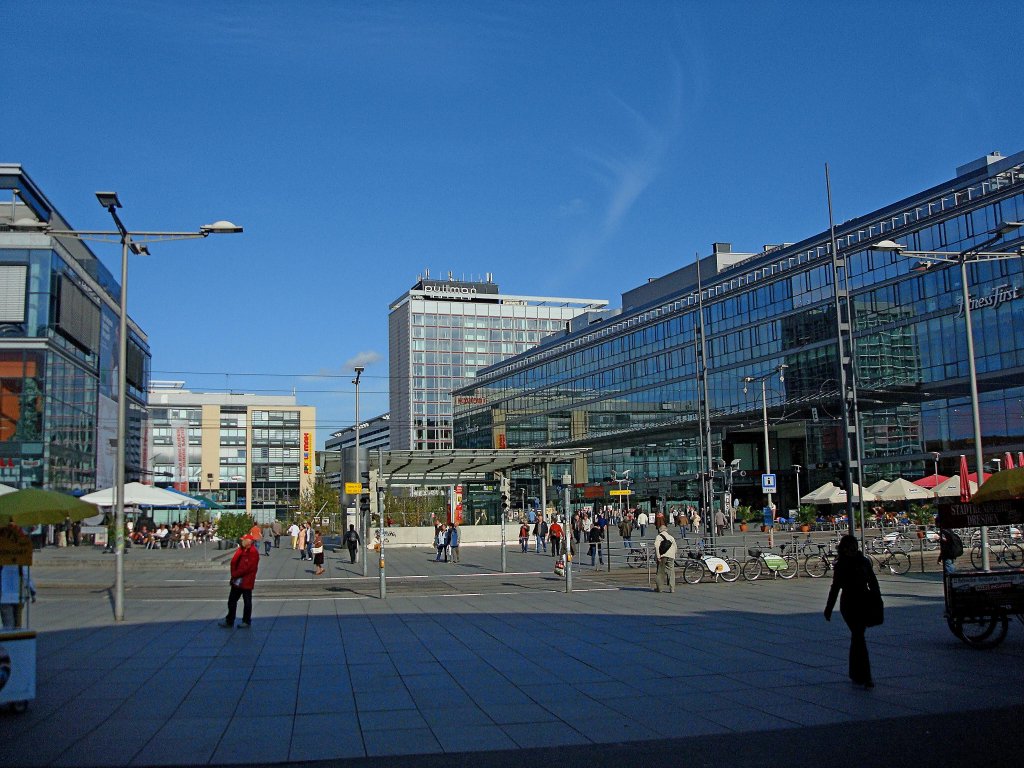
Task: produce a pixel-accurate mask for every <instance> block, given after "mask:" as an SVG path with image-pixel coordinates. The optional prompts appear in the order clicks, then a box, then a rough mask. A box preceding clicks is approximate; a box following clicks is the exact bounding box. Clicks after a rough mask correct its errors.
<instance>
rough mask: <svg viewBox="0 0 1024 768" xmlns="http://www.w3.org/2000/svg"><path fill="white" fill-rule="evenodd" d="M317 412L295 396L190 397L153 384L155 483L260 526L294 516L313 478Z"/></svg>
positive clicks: (180, 387) (148, 454)
mask: <svg viewBox="0 0 1024 768" xmlns="http://www.w3.org/2000/svg"><path fill="white" fill-rule="evenodd" d="M315 447H316V408H315V407H313V406H306V405H299V404H298V403H297V402H296V399H295V397H294V396H287V395H283V396H275V395H252V394H237V393H225V392H193V391H190V390H188V389H185V383H184V382H180V381H154V382H152V383H151V385H150V389H149V420H148V422H147V426H146V430H145V436H144V440H143V453H144V454H145V459H146V461H145V465H146V468H147V475H148V477H149V478H151V481H152V483H153V484H154V485H158V486H162V487H171V488H174V489H175V490H178V491H182V492H184V493H190V494H200V495H202V496H206V497H208V498H211V499H213V500H214V501H216V502H217V503H218V504H220V505H222V506H223V507H225V508H226V509H231V510H235V511H246V512H250V513H251V514H253V515H254V516H255V517H256V518H257V520H258V521H260V522H264V521H269V520H271V519H274V518H279V519H287V518H288V517H290V516H292V515H293V513H294V510H295V507H296V504H297V502H298V499H299V498H300V496H301V495H302V493H303V492H304V491H306V490H307V489H310V488H312V486H313V483H314V481H315V478H316V451H315Z"/></svg>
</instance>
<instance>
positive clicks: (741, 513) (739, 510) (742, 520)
mask: <svg viewBox="0 0 1024 768" xmlns="http://www.w3.org/2000/svg"><path fill="white" fill-rule="evenodd" d="M735 517H736V522H737V523H739V524H740V530H741V531H746V530H747V527H748V526H747V522H748V521H749V520H750V518H751V515H750V507H749V506H746V505H744V506H741V507H736V515H735Z"/></svg>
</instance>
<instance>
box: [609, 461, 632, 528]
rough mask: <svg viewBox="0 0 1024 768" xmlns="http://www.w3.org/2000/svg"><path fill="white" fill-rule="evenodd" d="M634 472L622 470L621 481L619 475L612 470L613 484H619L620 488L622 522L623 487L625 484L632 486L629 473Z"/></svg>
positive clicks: (621, 516) (620, 516) (620, 517)
mask: <svg viewBox="0 0 1024 768" xmlns="http://www.w3.org/2000/svg"><path fill="white" fill-rule="evenodd" d="M632 471H633V470H632V469H624V470H622V478H621V479H620V478H619V476H618V474H617V473H616V472H615V470H614V469H613V470H612V482H613V483H618V486H619V493H618V497H619V519H620V520H621V519H622V518H623V514H622V486H623V484H625V485H629V484H630V482H631V481H630V479H629V473H630V472H632Z"/></svg>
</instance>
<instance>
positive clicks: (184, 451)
mask: <svg viewBox="0 0 1024 768" xmlns="http://www.w3.org/2000/svg"><path fill="white" fill-rule="evenodd" d="M174 449H175V472H174V488H175V490H178V491H182V492H183V493H187V492H188V427H177V428H176V429H175V430H174Z"/></svg>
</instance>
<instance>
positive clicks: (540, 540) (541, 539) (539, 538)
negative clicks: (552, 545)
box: [534, 533, 548, 552]
mask: <svg viewBox="0 0 1024 768" xmlns="http://www.w3.org/2000/svg"><path fill="white" fill-rule="evenodd" d="M534 537H535V538H536V539H537V551H538V552H540V549H541V547H544V551H545V552H547V551H548V543H547V542H546V541H545V540H544V537H543V536H541V535H540V534H539V533H538V534H534Z"/></svg>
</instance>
